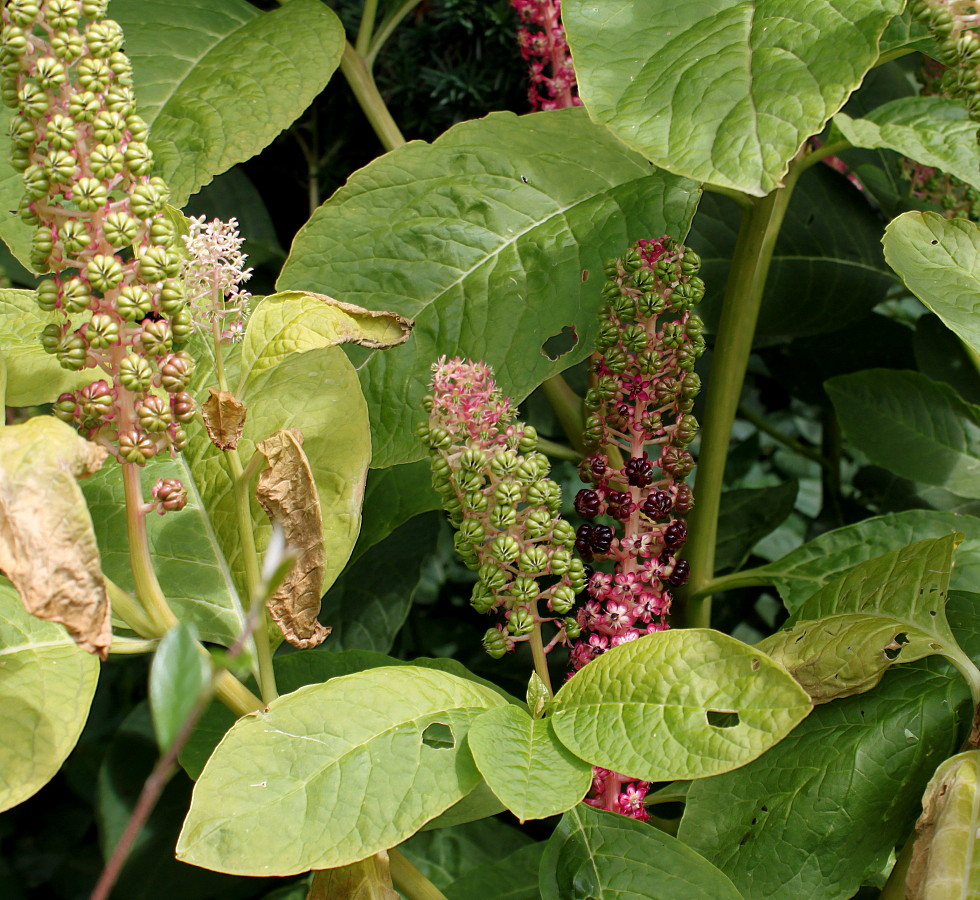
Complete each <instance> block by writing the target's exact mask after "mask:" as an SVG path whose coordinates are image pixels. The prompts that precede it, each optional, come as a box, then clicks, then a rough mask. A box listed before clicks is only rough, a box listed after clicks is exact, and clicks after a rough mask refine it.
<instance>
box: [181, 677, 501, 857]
mask: <svg viewBox="0 0 980 900" xmlns="http://www.w3.org/2000/svg"><path fill="white" fill-rule="evenodd" d="M505 702H506V701H504V700H503V699H502V698H501V697H500V695H499V694H497V693H495V692H494V691H491V690H489V689H487V688H484V687H481V686H480V685H477V684H475V683H473V682H472V681H467V680H464V679H462V678H457V677H456V676H454V675H448V674H446V673H444V672H436V671H433V670H430V669H420V668H416V667H414V666H389V667H385V668H381V669H373V670H371V671H368V672H360V673H357V674H355V675H348V676H345V677H343V678H335V679H333V680H331V681H328V682H326V683H325V684H319V685H310V686H308V687H305V688H300V689H299V690H298V691H296V692H295V693H292V694H289V695H287V696H285V697H280V698H279V699H278V700H274V701H273V702H272V703H271V704H270V705H269V708H268V711H267V712H264V713H261V714H258V715H255V716H248V717H246V718H244V719H240V720H239V721H238V722H237V723H236V724H235V726H234V727H233V728H232V729H231V731H229V732H228V734H227V735H226V736H225V738H224V739H223V740H222V742H221V744H220V745H219V746H218V749H217V750H216V751H215V753H214V755H213V756H212V757H211V759H210V760H208V764H207V765H206V766H205V768H204V772H203V773H202V774H201V777H200V778H199V779H198V782H197V784H196V786H195V788H194V796H193V799H192V802H191V808H190V812H189V813H188V816H187V820H186V821H185V823H184V828H183V831H182V832H181V836H180V840H179V841H178V843H177V856H178V858H179V859H182V860H184V861H185V862H189V863H191V864H193V865H199V866H205V867H206V868H210V869H215V870H216V871H219V872H230V873H233V874H242V875H291V874H295V873H298V872H304V871H306V870H307V869H310V868H318V869H319V868H332V867H335V866H342V865H346V864H347V863H350V862H355V861H356V860H359V859H363V858H364V857H365V856H368V855H370V854H372V853H376V852H377V851H379V850H385V849H387V848H388V847H393V846H394V845H396V844H398V843H399V842H400V841H402V840H404V839H405V838H406V837H408V836H409V835H411V834H414V833H415V832H416V831H418V829H419V828H420V827H421V826H422V825H423V824H424V823H425V822H427V821H429V820H430V819H432V818H434V817H435V816H437V815H438V814H439V813H441V812H443V811H444V810H445V809H448V808H449V807H450V806H451V805H452V804H453V803H455V802H457V801H458V800H460V799H461V798H462V797H463V796H465V795H466V794H467V793H468V792H469V791H470V790H472V789H473V788H474V787H475V786H476V785H477V783H478V782H479V780H480V776H479V773H478V772H477V771H476V767H475V766H474V765H473V761H472V758H471V757H470V755H469V751H468V750H467V749H466V748H465V744H464V738H465V736H466V732H467V730H468V729H469V727H470V725H471V724H472V722H473V720H474V719H475V718H476V717H477V716H478V715H479V714H480V713H481V712H482V711H483V710H485V709H490V708H492V707H493V706H498V705H502V704H504V703H505ZM433 732H436V733H438V734H439V736H440V738H441V737H442V736H443V735H444V734H446V733H447V732H448V737H449V739H450V741H451V743H443V742H442V741H441V740H439V741H436V740H434V739H433V738H432V737H430V735H432V734H433ZM430 743H431V744H432V745H431V746H430Z"/></svg>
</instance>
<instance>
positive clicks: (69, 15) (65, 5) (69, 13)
mask: <svg viewBox="0 0 980 900" xmlns="http://www.w3.org/2000/svg"><path fill="white" fill-rule="evenodd" d="M80 12H81V7H80V5H79V3H78V2H77V0H47V3H46V4H45V10H44V13H45V19H46V21H47V23H48V25H50V26H51V27H52V28H55V29H57V30H59V31H67V30H68V29H69V28H75V27H76V26H77V25H78V15H79V13H80Z"/></svg>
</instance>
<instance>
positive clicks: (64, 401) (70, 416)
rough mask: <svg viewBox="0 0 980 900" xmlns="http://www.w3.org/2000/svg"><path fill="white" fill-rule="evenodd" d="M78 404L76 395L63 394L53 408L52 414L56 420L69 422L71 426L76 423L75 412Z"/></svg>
mask: <svg viewBox="0 0 980 900" xmlns="http://www.w3.org/2000/svg"><path fill="white" fill-rule="evenodd" d="M77 409H78V404H77V403H76V402H75V395H74V394H61V395H60V396H59V397H58V399H57V400H56V401H55V402H54V404H52V406H51V413H52V415H54V417H55V418H57V419H61V421H62V422H67V423H68V424H69V425H71V424H73V423H74V421H75V411H76V410H77Z"/></svg>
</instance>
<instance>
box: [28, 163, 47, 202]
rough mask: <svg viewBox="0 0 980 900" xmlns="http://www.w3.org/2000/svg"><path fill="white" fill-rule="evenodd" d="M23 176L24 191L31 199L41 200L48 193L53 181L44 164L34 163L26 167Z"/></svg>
mask: <svg viewBox="0 0 980 900" xmlns="http://www.w3.org/2000/svg"><path fill="white" fill-rule="evenodd" d="M22 177H23V181H24V193H25V194H26V195H27V196H28V197H30V198H31V200H40V199H41V198H42V197H46V196H47V195H48V189H49V188H50V187H51V182H50V180H49V179H48V173H47V172H46V171H45V169H44V166H41V165H38V164H37V163H34V164H33V165H30V166H28V167H27V168H26V169H24V174H23V176H22Z"/></svg>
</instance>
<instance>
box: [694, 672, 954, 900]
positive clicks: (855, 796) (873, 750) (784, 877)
mask: <svg viewBox="0 0 980 900" xmlns="http://www.w3.org/2000/svg"><path fill="white" fill-rule="evenodd" d="M969 707H970V702H969V692H968V691H967V690H966V687H965V685H964V684H963V680H962V679H961V678H960V677H959V676H958V675H957V674H956V672H954V671H952V669H951V668H950V667H949V665H948V663H946V661H945V660H940V659H935V658H933V659H927V660H922V661H920V662H916V663H912V664H911V665H909V666H896V667H895V668H893V669H891V670H890V671H889V672H888V673H887V674H886V675H885V677H884V679H883V680H882V682H881V684H879V685H878V687H876V688H875V689H874V690H872V691H869V692H868V693H866V694H860V695H858V696H854V697H845V698H844V699H843V700H838V701H837V702H836V703H826V704H823V705H822V706H818V707H816V708H815V709H814V711H813V712H812V713H811V715H810V716H809V717H808V718H807V719H806V720H805V721H804V722H801V723H800V725H799V726H797V728H796V729H795V730H794V731H793V732H792V733H791V734H790V735H789V736H788V737H786V738H785V739H784V740H783V741H782V742H780V743H779V744H777V745H776V746H775V747H773V748H772V749H771V750H769V751H768V752H767V753H765V754H764V755H763V756H761V757H760V758H759V759H756V760H754V761H753V762H751V763H749V764H748V765H747V766H744V767H742V768H741V769H737V770H735V771H733V772H727V773H726V774H724V775H719V776H717V777H715V778H705V779H701V780H699V781H695V782H694V783H693V784H692V785H691V787H690V789H689V791H688V794H687V805H686V807H685V811H684V817H683V818H682V819H681V824H680V830H679V832H678V837H679V838H680V839H681V840H682V841H684V842H685V843H686V844H688V845H689V846H690V847H691V848H692V849H694V850H696V851H697V852H698V853H700V854H702V855H703V856H705V857H706V858H707V859H708V860H709V861H710V862H712V863H713V864H714V865H716V866H718V868H720V869H722V870H723V871H724V872H725V874H727V875H728V877H729V878H731V880H732V881H733V882H734V883H735V886H736V887H737V888H738V889H739V890H741V891H743V892H744V893H745V895H746V896H747V897H766V898H772V900H800V898H801V897H814V898H816V897H819V898H820V900H847V898H850V897H853V896H854V895H855V892H856V891H857V890H858V888H859V887H860V885H861V884H862V883H864V878H865V876H866V875H867V873H869V872H880V871H881V870H882V869H883V868H884V866H885V865H886V863H887V861H888V856H889V854H890V853H891V852H892V850H893V849H894V847H895V845H896V844H897V843H899V842H900V841H902V840H904V837H905V835H906V834H907V833H908V828H909V827H910V826H911V824H912V820H913V819H914V818H915V816H916V814H917V813H918V808H919V800H920V798H921V796H922V790H923V788H924V787H925V784H926V782H927V781H928V780H929V778H930V776H931V775H932V773H933V771H934V770H935V768H936V766H937V765H938V764H939V763H940V762H941V761H942V760H943V759H945V758H946V757H947V756H948V755H949V754H950V753H953V752H955V749H956V745H957V744H958V743H959V740H960V738H959V736H958V734H957V732H958V730H959V728H960V727H962V726H963V725H964V724H967V723H968V722H969V718H970V715H971V711H970V708H969Z"/></svg>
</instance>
